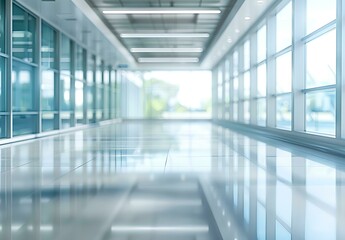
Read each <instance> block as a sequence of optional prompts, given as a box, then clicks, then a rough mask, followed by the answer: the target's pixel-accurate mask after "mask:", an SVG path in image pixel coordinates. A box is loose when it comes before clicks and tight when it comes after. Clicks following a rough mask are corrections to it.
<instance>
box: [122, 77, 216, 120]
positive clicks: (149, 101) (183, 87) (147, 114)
mask: <svg viewBox="0 0 345 240" xmlns="http://www.w3.org/2000/svg"><path fill="white" fill-rule="evenodd" d="M120 80H121V90H122V91H121V106H122V107H121V110H122V112H121V117H123V118H130V119H133V118H134V119H210V118H211V104H212V100H211V91H210V89H211V82H212V81H211V80H212V76H211V72H210V71H147V72H133V71H120ZM195 86H198V88H197V91H194V90H193V89H195ZM191 94H192V95H193V97H191Z"/></svg>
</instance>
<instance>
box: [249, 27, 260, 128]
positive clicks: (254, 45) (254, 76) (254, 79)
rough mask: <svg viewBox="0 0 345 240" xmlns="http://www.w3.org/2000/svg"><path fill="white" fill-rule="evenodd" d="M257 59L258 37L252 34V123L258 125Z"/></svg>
mask: <svg viewBox="0 0 345 240" xmlns="http://www.w3.org/2000/svg"><path fill="white" fill-rule="evenodd" d="M256 59H257V36H256V34H255V33H254V34H252V36H251V39H250V97H251V101H250V123H251V124H253V125H256V124H257V117H255V116H257V112H258V111H257V101H256V99H255V98H254V97H256V96H257V68H256V67H254V66H255V63H256Z"/></svg>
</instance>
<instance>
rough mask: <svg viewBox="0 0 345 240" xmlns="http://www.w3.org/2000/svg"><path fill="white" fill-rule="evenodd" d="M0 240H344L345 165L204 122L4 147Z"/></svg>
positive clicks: (126, 127) (134, 126) (107, 130)
mask: <svg viewBox="0 0 345 240" xmlns="http://www.w3.org/2000/svg"><path fill="white" fill-rule="evenodd" d="M0 157H1V169H0V170H1V172H0V174H1V178H0V193H1V199H0V239H6V240H7V239H25V240H29V239H35V240H36V239H49V240H50V239H64V240H66V239H92V240H94V239H119V240H122V239H139V240H141V239H165V240H169V239H174V240H175V239H179V240H184V239H186V240H187V239H188V240H189V239H190V240H191V239H198V240H204V239H205V240H206V239H238V240H240V239H279V240H280V239H313V240H314V239H345V228H344V225H345V188H344V186H345V185H344V184H345V168H344V166H345V159H340V158H337V157H335V156H329V155H325V154H321V153H318V152H317V151H311V150H308V149H304V148H299V147H297V146H291V145H288V144H286V143H279V142H275V141H272V140H267V141H265V142H263V141H258V140H255V138H251V137H248V136H244V135H241V134H239V133H236V132H233V131H230V130H228V129H224V128H221V127H217V126H214V125H212V124H210V123H206V122H160V121H156V122H129V123H122V124H115V125H107V126H102V127H97V128H92V129H88V130H82V131H77V132H72V133H69V134H65V135H60V136H55V137H49V138H42V139H38V140H33V141H27V142H21V143H16V144H12V145H5V146H2V147H1V149H0Z"/></svg>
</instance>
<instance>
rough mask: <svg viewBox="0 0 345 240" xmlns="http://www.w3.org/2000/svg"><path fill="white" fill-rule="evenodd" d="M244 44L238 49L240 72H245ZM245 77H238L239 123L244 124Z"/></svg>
mask: <svg viewBox="0 0 345 240" xmlns="http://www.w3.org/2000/svg"><path fill="white" fill-rule="evenodd" d="M243 60H244V54H243V44H241V46H239V49H238V72H239V71H240V70H243V66H244V64H243V63H244V61H243ZM243 99H244V75H243V74H240V75H238V100H239V102H238V122H244V102H243Z"/></svg>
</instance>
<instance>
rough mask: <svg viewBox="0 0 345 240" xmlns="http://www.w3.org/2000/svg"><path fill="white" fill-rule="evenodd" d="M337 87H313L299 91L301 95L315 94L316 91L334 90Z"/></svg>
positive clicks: (334, 85) (333, 85) (335, 85)
mask: <svg viewBox="0 0 345 240" xmlns="http://www.w3.org/2000/svg"><path fill="white" fill-rule="evenodd" d="M336 87H337V84H332V85H325V86H320V87H313V88H305V89H303V90H301V91H302V92H303V93H309V92H316V91H324V90H329V89H334V88H336Z"/></svg>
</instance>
